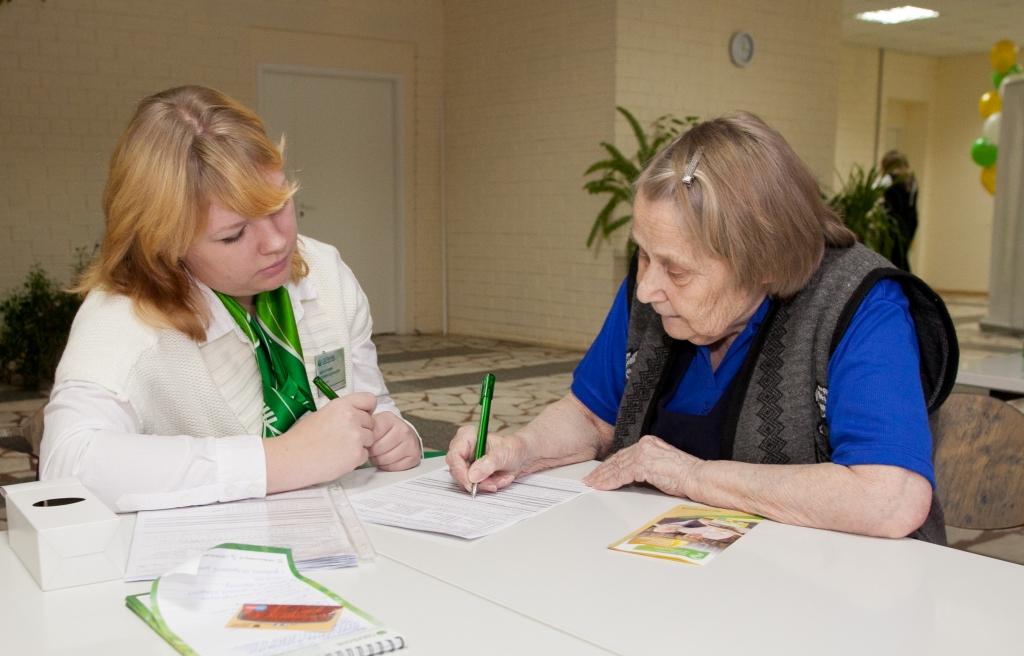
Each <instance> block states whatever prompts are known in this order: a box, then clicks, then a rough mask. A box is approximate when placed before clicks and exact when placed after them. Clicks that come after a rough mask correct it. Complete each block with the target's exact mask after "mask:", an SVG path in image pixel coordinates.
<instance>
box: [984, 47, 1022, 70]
mask: <svg viewBox="0 0 1024 656" xmlns="http://www.w3.org/2000/svg"><path fill="white" fill-rule="evenodd" d="M988 60H989V61H990V62H991V63H992V70H994V71H999V72H1000V73H1005V72H1006V71H1007V69H1009V68H1010V67H1011V66H1013V65H1014V64H1016V63H1017V44H1015V43H1014V42H1013V41H1010V40H1009V39H1003V40H1002V41H997V42H996V44H995V45H994V46H992V50H990V51H989V53H988Z"/></svg>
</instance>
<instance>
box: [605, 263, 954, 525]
mask: <svg viewBox="0 0 1024 656" xmlns="http://www.w3.org/2000/svg"><path fill="white" fill-rule="evenodd" d="M882 278H891V279H894V280H896V281H898V282H899V283H900V284H901V286H902V288H903V291H904V292H905V293H906V295H907V298H908V299H909V301H910V310H911V315H912V316H913V318H914V325H915V329H916V332H917V338H918V344H919V345H920V352H921V382H922V385H923V388H924V395H925V400H926V402H927V404H928V412H929V413H931V412H934V411H935V410H936V409H938V407H939V406H940V405H941V404H942V402H943V401H944V400H945V399H946V397H947V396H948V395H949V392H950V390H951V389H952V387H953V382H954V380H955V378H956V369H957V362H958V359H959V350H958V346H957V341H956V333H955V332H954V330H953V322H952V320H951V319H950V317H949V313H948V312H947V310H946V306H945V305H944V304H943V302H942V300H941V299H940V298H939V297H938V295H937V294H935V292H933V291H932V290H931V289H930V288H929V287H928V285H926V284H925V283H924V282H923V281H922V280H920V279H919V278H917V277H915V276H913V275H911V274H909V273H907V272H905V271H900V270H899V269H896V268H894V267H893V266H892V264H891V263H889V261H888V260H886V259H885V258H883V257H881V256H880V255H878V254H876V253H874V252H873V251H871V250H869V249H867V248H865V247H864V246H862V245H860V244H857V245H854V246H853V247H851V248H829V249H827V250H826V252H825V257H824V259H823V261H822V264H821V266H820V267H819V268H818V271H817V272H816V273H815V274H814V276H813V277H812V278H811V280H810V282H808V284H807V285H806V286H805V287H804V288H803V289H802V290H801V291H800V292H799V293H797V294H796V296H794V297H792V298H790V299H787V300H785V301H773V304H772V310H771V311H770V312H769V314H768V316H767V317H766V318H765V321H764V323H763V324H762V325H761V327H760V329H759V331H758V334H757V336H756V338H755V340H754V342H753V344H752V345H751V347H750V353H749V354H748V355H747V358H746V361H745V362H744V364H743V367H742V368H741V370H740V371H739V372H738V373H737V374H736V376H737V378H736V380H735V382H734V384H735V385H737V386H738V389H737V390H736V394H735V395H734V402H733V404H732V406H731V407H730V408H729V411H728V415H727V418H726V423H725V427H724V429H723V436H722V444H721V453H722V458H724V459H730V460H738V461H741V462H751V463H762V464H813V463H819V462H829V461H831V449H830V447H829V441H828V422H827V418H826V417H825V401H826V399H827V398H828V362H829V358H830V357H831V355H832V352H833V351H834V350H835V348H836V346H837V345H838V344H839V341H840V340H841V339H842V337H843V334H844V333H845V332H846V328H847V326H848V325H849V323H850V321H851V319H852V318H853V314H854V313H855V312H856V310H857V308H858V307H859V306H860V303H861V301H862V300H863V298H864V296H865V295H866V294H867V292H868V291H869V290H870V289H871V287H872V286H874V284H875V283H876V282H878V280H880V279H882ZM635 279H636V275H635V269H634V270H633V271H632V272H631V280H630V281H629V283H628V289H629V290H630V297H631V302H630V317H629V334H628V337H627V343H626V387H625V391H624V393H623V396H622V402H621V404H620V405H619V413H618V418H617V419H616V423H615V436H614V447H613V449H614V450H615V451H618V450H619V449H622V448H624V447H627V446H630V445H631V444H635V443H636V442H637V441H638V440H639V439H640V437H642V436H643V435H645V434H646V432H647V430H648V429H649V427H650V425H651V421H652V419H653V415H654V410H655V408H656V407H657V401H658V399H659V398H660V396H661V394H662V392H663V390H664V389H665V386H666V385H668V384H670V383H672V382H674V381H669V380H666V378H667V377H668V376H667V374H668V369H669V368H668V367H667V363H668V362H669V360H670V356H671V354H672V349H673V347H674V345H675V340H673V339H672V338H671V337H669V336H668V335H667V334H665V331H664V329H663V328H662V325H661V319H660V318H659V317H658V315H657V314H656V313H655V312H654V310H653V309H651V307H650V305H648V304H643V303H640V302H638V301H637V300H636V298H635V294H633V290H634V289H635V284H636V282H635ZM911 537H914V538H917V539H921V540H926V541H928V542H935V543H939V544H945V542H946V529H945V525H944V522H943V517H942V508H941V506H940V504H939V500H938V497H937V496H935V495H933V496H932V507H931V512H930V513H929V515H928V519H927V520H926V521H925V523H924V525H923V526H921V528H920V529H918V530H917V531H916V532H915V533H914V534H913V535H912V536H911Z"/></svg>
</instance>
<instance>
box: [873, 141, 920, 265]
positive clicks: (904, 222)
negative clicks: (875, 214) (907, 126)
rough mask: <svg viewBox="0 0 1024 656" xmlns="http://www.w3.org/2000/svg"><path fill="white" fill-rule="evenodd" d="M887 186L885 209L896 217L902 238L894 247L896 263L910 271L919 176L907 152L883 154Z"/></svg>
mask: <svg viewBox="0 0 1024 656" xmlns="http://www.w3.org/2000/svg"><path fill="white" fill-rule="evenodd" d="M879 182H880V184H881V185H883V186H884V187H885V195H884V201H885V209H886V211H888V212H889V214H890V215H891V216H892V217H893V218H894V219H895V220H896V226H897V229H898V231H899V237H900V239H899V242H898V243H897V244H896V248H895V250H894V251H893V255H892V263H893V264H895V265H896V266H897V267H899V268H901V269H903V270H904V271H910V259H909V256H908V253H909V251H910V244H911V242H912V241H913V240H914V233H915V232H917V178H916V177H915V176H914V172H913V171H911V170H910V164H909V162H907V156H906V155H904V154H903V153H901V152H900V151H898V150H890V151H889V152H887V153H886V154H885V156H883V157H882V179H881V180H880V181H879Z"/></svg>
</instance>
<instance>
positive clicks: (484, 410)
mask: <svg viewBox="0 0 1024 656" xmlns="http://www.w3.org/2000/svg"><path fill="white" fill-rule="evenodd" d="M493 398H494V374H485V375H484V382H483V383H482V384H481V385H480V424H479V425H478V426H477V429H476V450H475V452H474V453H473V462H476V461H477V460H479V459H480V458H483V457H484V452H485V451H487V422H488V421H490V419H491V399H493ZM470 464H472V463H470ZM476 487H477V484H476V483H473V489H472V491H471V494H472V495H473V498H474V499H475V498H476Z"/></svg>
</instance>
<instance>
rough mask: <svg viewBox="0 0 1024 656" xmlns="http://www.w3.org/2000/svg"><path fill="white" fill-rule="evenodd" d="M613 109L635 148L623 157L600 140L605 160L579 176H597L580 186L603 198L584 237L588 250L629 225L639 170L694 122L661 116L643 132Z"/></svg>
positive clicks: (693, 118) (627, 116) (623, 111)
mask: <svg viewBox="0 0 1024 656" xmlns="http://www.w3.org/2000/svg"><path fill="white" fill-rule="evenodd" d="M615 109H616V111H618V112H619V113H620V114H622V116H624V117H625V119H626V121H627V122H628V123H629V127H630V128H631V129H632V130H633V136H634V137H635V138H636V144H637V147H636V152H635V153H633V154H632V155H630V156H626V155H625V154H624V153H623V152H622V151H621V150H619V149H618V148H616V147H615V146H614V145H613V144H610V143H608V142H606V141H602V142H601V148H603V149H604V150H605V152H606V153H607V155H608V157H607V158H605V159H601V160H598V161H597V162H594V163H593V164H591V165H590V167H589V168H588V169H587V170H586V172H585V173H584V174H583V175H584V176H588V175H592V174H597V175H596V177H594V178H593V179H591V180H588V181H587V182H586V184H584V185H583V188H584V189H585V190H586V191H587V193H588V194H591V195H594V196H602V197H606V198H607V200H606V201H605V204H604V206H603V207H602V208H601V211H600V212H598V214H597V217H596V218H595V219H594V223H593V225H592V226H591V227H590V234H589V235H588V236H587V246H588V247H591V246H593V245H594V244H595V243H596V244H600V242H601V241H607V240H609V239H610V238H611V235H612V234H613V233H614V232H615V231H616V230H619V229H620V228H623V227H625V226H627V225H628V224H629V222H630V220H631V219H632V218H633V213H632V208H633V183H634V182H635V181H636V179H637V178H638V177H639V176H640V173H641V171H643V170H644V167H645V166H647V164H648V163H649V162H650V161H651V160H652V159H653V158H654V156H655V155H657V154H658V151H660V150H661V149H662V147H663V146H665V145H666V144H667V143H668V142H670V141H672V140H673V139H675V138H676V137H678V136H679V135H680V134H682V133H683V132H685V131H686V130H688V129H689V128H690V127H691V126H693V125H694V124H696V123H697V121H698V118H697V117H696V116H687V117H685V118H683V119H679V118H676V117H675V116H672V115H671V114H665V115H664V116H659V117H658V118H656V119H655V120H654V121H653V122H652V123H651V125H650V129H649V131H647V130H644V128H643V126H642V125H640V122H639V121H638V120H637V119H636V117H635V116H633V114H632V113H631V112H630V111H629V110H627V109H626V108H625V107H616V108H615ZM623 203H625V204H626V205H625V208H624V210H623V209H620V206H621V205H622V204H623Z"/></svg>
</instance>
